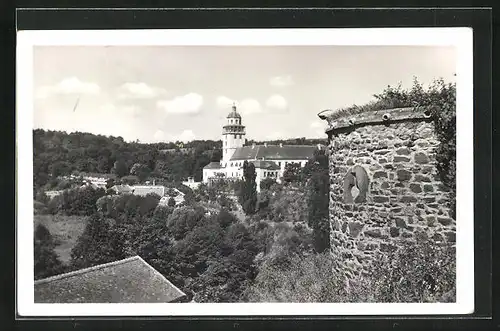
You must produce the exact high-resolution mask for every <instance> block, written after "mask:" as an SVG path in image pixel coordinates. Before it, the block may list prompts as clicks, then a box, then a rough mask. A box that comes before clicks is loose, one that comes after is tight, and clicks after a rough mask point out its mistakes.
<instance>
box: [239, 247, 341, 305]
mask: <svg viewBox="0 0 500 331" xmlns="http://www.w3.org/2000/svg"><path fill="white" fill-rule="evenodd" d="M276 262H277V261H274V263H270V262H266V263H265V264H264V265H263V266H262V267H261V269H260V272H259V274H258V275H257V277H256V278H255V282H254V283H253V285H252V286H251V287H250V288H249V289H248V291H247V293H246V297H247V300H248V301H250V302H342V301H345V299H346V298H347V291H346V287H345V281H344V280H343V279H342V277H340V275H339V274H337V273H335V272H334V266H335V263H334V260H333V258H332V257H331V256H330V255H329V254H317V255H309V256H306V257H301V256H299V255H294V256H293V257H291V259H290V261H289V263H286V262H285V263H276Z"/></svg>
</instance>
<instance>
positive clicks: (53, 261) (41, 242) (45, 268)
mask: <svg viewBox="0 0 500 331" xmlns="http://www.w3.org/2000/svg"><path fill="white" fill-rule="evenodd" d="M54 247H55V242H54V240H53V238H52V235H51V233H50V231H49V230H48V229H47V228H46V227H45V226H43V225H42V224H38V225H37V227H36V229H35V233H34V272H35V279H41V278H46V277H50V276H53V275H57V274H59V273H62V272H64V265H63V263H62V262H61V260H60V259H59V257H58V256H57V253H56V252H55V251H54Z"/></svg>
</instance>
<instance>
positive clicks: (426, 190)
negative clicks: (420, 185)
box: [424, 184, 434, 192]
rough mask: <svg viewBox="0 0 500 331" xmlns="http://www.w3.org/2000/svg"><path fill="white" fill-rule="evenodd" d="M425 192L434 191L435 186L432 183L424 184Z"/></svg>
mask: <svg viewBox="0 0 500 331" xmlns="http://www.w3.org/2000/svg"><path fill="white" fill-rule="evenodd" d="M424 192H434V186H432V185H431V184H424Z"/></svg>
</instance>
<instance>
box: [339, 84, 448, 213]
mask: <svg viewBox="0 0 500 331" xmlns="http://www.w3.org/2000/svg"><path fill="white" fill-rule="evenodd" d="M374 97H375V100H374V101H372V102H370V103H367V104H366V105H362V106H358V105H353V106H351V107H347V108H342V109H339V110H337V111H336V112H335V113H334V114H332V115H331V116H330V117H329V119H330V120H334V119H337V118H339V117H342V116H345V115H354V114H361V113H365V112H369V111H377V110H383V109H394V108H405V107H423V108H429V109H430V110H431V117H432V120H433V122H434V127H435V132H436V135H437V137H438V139H439V142H440V144H439V146H438V148H437V151H436V160H437V162H438V164H437V169H438V174H439V177H440V179H441V181H442V182H443V184H444V185H445V186H446V187H447V188H448V189H449V190H450V192H451V194H452V196H451V199H450V201H452V202H451V203H452V205H451V206H450V208H451V210H452V215H451V216H452V217H453V218H455V189H456V174H455V171H456V84H455V83H445V82H444V80H443V79H437V80H435V81H434V82H433V83H432V84H430V86H429V87H428V88H427V89H425V88H424V87H423V86H422V84H421V83H419V82H418V80H417V79H416V78H415V79H414V81H413V86H412V87H411V88H410V89H403V88H402V87H401V84H399V85H398V86H397V87H392V86H388V87H387V88H386V89H385V90H384V91H383V92H382V93H380V94H375V95H374Z"/></svg>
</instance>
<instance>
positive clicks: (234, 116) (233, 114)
mask: <svg viewBox="0 0 500 331" xmlns="http://www.w3.org/2000/svg"><path fill="white" fill-rule="evenodd" d="M226 118H241V115H240V114H239V113H238V112H237V111H236V106H235V105H233V110H232V111H231V112H230V113H229V114H228V115H227V117H226Z"/></svg>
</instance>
